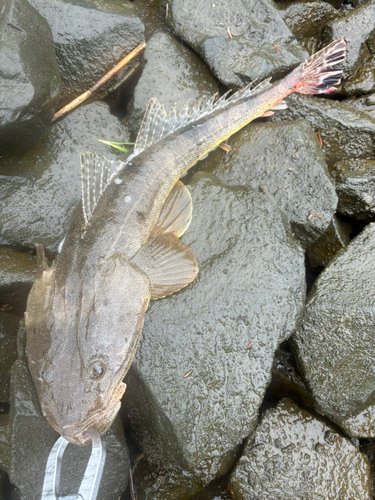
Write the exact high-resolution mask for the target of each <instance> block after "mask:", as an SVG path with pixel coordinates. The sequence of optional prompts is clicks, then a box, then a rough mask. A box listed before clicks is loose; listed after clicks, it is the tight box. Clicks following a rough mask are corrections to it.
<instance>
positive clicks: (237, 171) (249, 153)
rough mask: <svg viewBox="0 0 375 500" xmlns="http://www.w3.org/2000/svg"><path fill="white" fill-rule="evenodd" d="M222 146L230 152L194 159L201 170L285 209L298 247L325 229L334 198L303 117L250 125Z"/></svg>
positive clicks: (335, 203) (321, 157) (314, 136)
mask: <svg viewBox="0 0 375 500" xmlns="http://www.w3.org/2000/svg"><path fill="white" fill-rule="evenodd" d="M283 112H284V111H279V113H283ZM228 144H229V145H230V146H231V148H232V149H231V151H230V152H229V153H227V154H225V153H224V152H223V151H222V150H221V149H217V150H216V151H214V152H212V153H210V155H209V156H208V157H207V159H205V160H203V162H201V163H199V166H201V168H202V170H204V171H208V172H211V173H213V174H215V175H216V176H217V177H218V178H219V179H220V180H221V181H223V182H224V183H225V184H228V185H232V186H236V185H242V186H251V187H252V188H254V189H256V190H257V191H259V190H260V191H261V192H262V194H263V195H264V197H268V198H270V199H271V200H272V201H274V202H276V204H277V205H278V207H279V208H280V209H281V210H282V211H283V212H284V213H285V215H286V216H287V218H288V219H289V221H290V223H291V227H292V231H293V232H294V234H295V235H296V236H297V238H298V239H299V240H300V241H301V243H302V244H303V245H304V246H308V245H310V244H311V243H313V242H314V241H315V240H317V239H318V238H319V237H320V236H321V235H322V234H323V233H324V232H325V231H326V229H327V228H328V227H329V224H330V221H331V219H332V217H333V214H334V213H335V211H336V206H337V196H336V192H335V189H334V187H333V184H332V182H331V180H330V177H329V175H328V170H327V164H326V162H325V159H324V154H323V153H322V151H321V149H320V147H319V143H318V140H317V138H316V134H315V133H314V131H313V130H312V128H311V126H310V124H309V123H308V122H307V121H304V120H299V121H296V122H291V123H256V124H254V123H253V124H250V125H249V126H248V127H246V128H245V129H243V130H241V131H240V132H238V133H237V134H235V135H234V136H233V137H231V138H230V139H229V141H228Z"/></svg>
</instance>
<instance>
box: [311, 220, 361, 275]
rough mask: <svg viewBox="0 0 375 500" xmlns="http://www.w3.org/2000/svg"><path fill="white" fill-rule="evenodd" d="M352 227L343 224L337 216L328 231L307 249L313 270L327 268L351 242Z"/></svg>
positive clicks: (345, 223)
mask: <svg viewBox="0 0 375 500" xmlns="http://www.w3.org/2000/svg"><path fill="white" fill-rule="evenodd" d="M352 229H353V228H352V226H351V225H350V224H349V223H347V222H343V221H342V220H341V219H339V218H338V217H337V216H336V215H334V216H333V219H332V220H331V222H330V225H329V227H328V229H327V230H326V231H325V233H324V234H323V236H321V237H320V238H319V239H318V240H316V242H315V243H313V244H312V245H310V246H309V248H308V249H307V256H308V258H309V261H310V265H311V267H312V268H313V269H317V268H320V267H325V266H326V265H327V264H328V263H329V261H330V260H331V259H332V257H333V256H334V255H336V253H337V252H338V251H339V250H341V249H343V248H345V247H346V246H347V245H348V244H349V242H350V233H351V231H352Z"/></svg>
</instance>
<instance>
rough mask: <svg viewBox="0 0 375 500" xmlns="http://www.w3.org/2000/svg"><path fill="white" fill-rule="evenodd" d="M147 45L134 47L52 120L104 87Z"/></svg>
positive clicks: (144, 43)
mask: <svg viewBox="0 0 375 500" xmlns="http://www.w3.org/2000/svg"><path fill="white" fill-rule="evenodd" d="M145 47H146V42H142V43H141V44H140V45H138V47H137V48H136V49H134V50H133V51H132V52H130V54H128V55H127V56H126V57H124V59H122V60H121V61H120V62H119V63H118V64H116V66H115V67H114V68H112V69H111V70H110V71H108V73H107V74H106V75H104V76H103V78H101V79H100V80H99V81H98V82H97V83H95V85H93V86H92V87H91V88H90V89H89V90H86V92H84V93H83V94H81V95H80V96H78V97H77V98H76V99H74V100H73V101H72V102H70V103H69V104H67V105H66V106H64V107H63V108H62V109H60V111H58V112H57V113H55V114H54V115H53V118H52V122H54V121H56V120H57V119H58V118H61V117H62V116H64V115H65V114H66V113H69V111H72V109H74V108H76V107H77V106H78V105H79V104H81V103H82V102H83V101H86V99H88V98H89V97H90V96H92V94H93V93H94V92H96V91H97V90H98V89H100V87H102V86H103V85H104V84H105V83H106V82H108V80H109V79H110V78H112V76H113V75H115V74H116V73H117V72H118V71H120V69H121V68H123V67H124V66H126V65H127V64H128V62H129V61H131V60H132V59H133V58H134V57H135V56H137V55H138V54H139V53H140V52H142V50H143V49H144V48H145Z"/></svg>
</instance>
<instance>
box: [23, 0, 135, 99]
mask: <svg viewBox="0 0 375 500" xmlns="http://www.w3.org/2000/svg"><path fill="white" fill-rule="evenodd" d="M30 3H31V5H33V6H34V7H35V9H36V10H37V11H38V12H39V13H40V14H41V15H42V16H43V17H45V18H46V20H47V21H48V23H49V25H50V26H51V30H52V36H53V41H54V43H55V47H56V56H57V61H58V64H59V67H60V71H61V80H62V92H61V99H62V101H63V102H66V101H68V100H69V99H73V98H75V97H77V96H78V95H79V94H81V93H82V92H84V91H85V90H87V89H89V88H90V87H92V86H93V85H94V83H96V82H97V81H98V80H100V78H102V76H104V75H105V74H106V73H107V72H108V71H109V70H110V69H112V68H113V66H115V65H116V64H117V63H118V62H119V61H120V60H121V59H122V58H123V57H125V56H126V55H127V54H128V53H129V52H130V51H132V50H133V49H135V47H137V45H139V44H140V43H141V42H143V40H144V26H143V24H142V22H141V21H140V19H139V18H138V17H137V14H136V12H135V9H134V6H133V4H132V3H131V2H128V1H127V0H122V1H121V2H113V1H111V0H96V1H95V2H92V1H89V2H82V1H80V0H69V1H66V0H30Z"/></svg>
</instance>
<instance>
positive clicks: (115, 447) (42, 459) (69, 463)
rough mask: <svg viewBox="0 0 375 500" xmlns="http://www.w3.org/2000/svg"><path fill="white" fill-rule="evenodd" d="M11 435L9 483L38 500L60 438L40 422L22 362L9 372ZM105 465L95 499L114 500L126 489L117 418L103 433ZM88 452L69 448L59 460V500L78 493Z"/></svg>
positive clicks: (123, 447) (125, 457) (125, 455)
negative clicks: (47, 466) (53, 451)
mask: <svg viewBox="0 0 375 500" xmlns="http://www.w3.org/2000/svg"><path fill="white" fill-rule="evenodd" d="M11 376H12V379H11V407H10V429H9V435H10V438H9V466H8V469H9V478H10V481H11V483H13V484H14V485H15V486H17V488H18V490H19V491H20V495H21V498H24V499H27V500H34V499H35V500H39V499H40V495H41V491H42V485H43V479H44V473H45V464H46V462H47V458H48V455H49V453H50V451H51V449H52V446H53V445H54V444H55V442H56V440H57V439H58V437H59V435H58V434H57V432H55V431H54V430H53V429H52V428H51V427H50V426H49V425H48V423H47V421H46V419H45V418H44V417H43V416H42V414H41V412H40V409H39V405H38V399H37V394H36V391H35V388H34V385H33V382H32V378H31V375H30V372H29V370H28V368H27V364H26V362H25V361H24V360H23V359H22V360H21V359H19V360H18V361H16V362H15V363H14V365H13V367H12V374H11ZM104 439H105V442H106V450H107V455H106V462H105V466H104V470H103V476H102V479H101V483H100V488H99V493H98V498H100V499H101V500H118V498H119V496H120V495H121V494H122V492H123V491H124V490H125V488H126V486H127V478H128V470H129V456H128V449H127V445H126V441H125V437H124V430H123V427H122V424H121V421H120V420H119V418H118V417H117V419H116V420H115V422H114V424H113V425H112V427H111V428H110V430H109V431H108V432H107V433H106V435H105V437H104ZM90 453H91V446H86V447H79V446H77V445H68V447H67V449H66V451H65V453H64V458H63V466H62V471H61V479H60V494H61V495H67V494H73V493H77V491H78V488H79V485H80V483H81V481H82V478H83V473H84V471H85V468H86V465H87V461H88V458H89V456H90Z"/></svg>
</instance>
